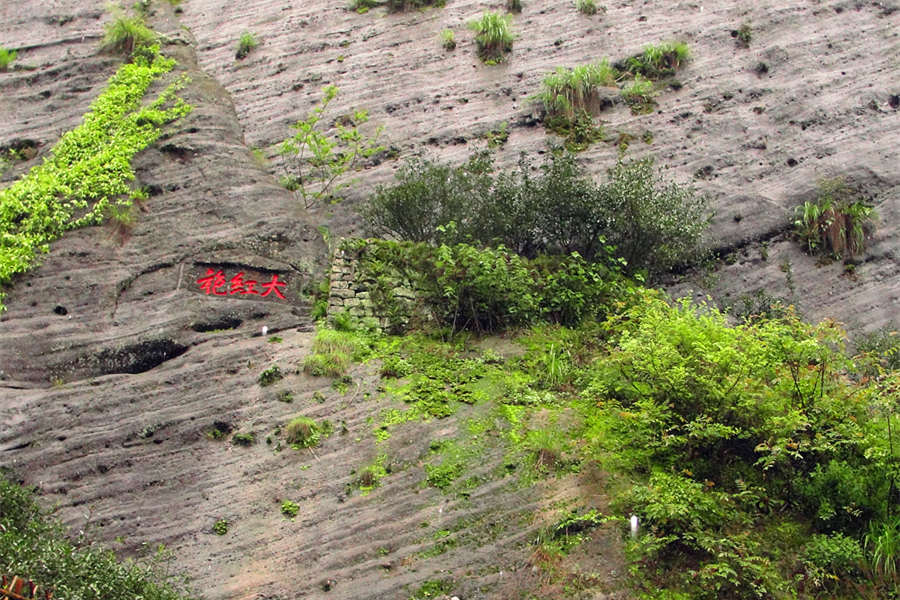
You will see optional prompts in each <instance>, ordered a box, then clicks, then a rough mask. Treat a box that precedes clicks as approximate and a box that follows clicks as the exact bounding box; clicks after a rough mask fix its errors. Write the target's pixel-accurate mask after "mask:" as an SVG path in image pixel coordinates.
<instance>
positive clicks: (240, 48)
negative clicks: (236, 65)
mask: <svg viewBox="0 0 900 600" xmlns="http://www.w3.org/2000/svg"><path fill="white" fill-rule="evenodd" d="M258 46H259V40H258V39H257V38H256V34H254V33H252V32H250V31H245V32H244V33H242V34H241V37H240V38H239V39H238V44H237V51H236V52H235V53H234V57H235V58H236V59H237V60H241V59H244V58H246V57H247V55H248V54H250V52H252V51H253V50H255V49H256V48H257V47H258Z"/></svg>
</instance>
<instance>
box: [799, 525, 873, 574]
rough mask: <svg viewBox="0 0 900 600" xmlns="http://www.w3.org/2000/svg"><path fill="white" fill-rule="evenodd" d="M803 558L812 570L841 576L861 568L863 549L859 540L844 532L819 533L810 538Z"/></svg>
mask: <svg viewBox="0 0 900 600" xmlns="http://www.w3.org/2000/svg"><path fill="white" fill-rule="evenodd" d="M801 560H802V561H803V562H804V563H805V564H806V565H807V567H808V569H809V570H810V571H819V572H824V574H825V575H826V576H827V575H831V576H837V577H841V576H846V575H852V574H854V573H856V572H858V571H859V570H860V567H861V566H862V564H863V551H862V548H861V547H860V545H859V542H858V541H856V540H855V539H853V538H850V537H847V536H846V535H844V534H842V533H832V534H830V535H820V534H817V535H814V536H812V537H811V538H810V539H809V542H808V543H807V544H806V548H804V550H803V556H802V558H801Z"/></svg>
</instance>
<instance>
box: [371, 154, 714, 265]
mask: <svg viewBox="0 0 900 600" xmlns="http://www.w3.org/2000/svg"><path fill="white" fill-rule="evenodd" d="M396 180H397V184H396V185H394V186H391V187H384V186H380V187H379V188H378V189H377V191H376V193H375V195H374V196H373V197H372V198H371V199H370V200H369V202H368V204H367V205H366V206H365V207H364V208H363V215H364V218H365V219H366V220H367V221H368V223H369V228H370V231H371V232H372V233H373V234H375V235H390V236H395V237H399V238H401V239H409V240H414V241H423V242H429V243H441V242H444V243H448V244H453V243H459V242H465V241H469V242H473V241H474V242H478V243H481V244H489V245H503V246H505V247H507V248H510V249H512V250H513V251H514V252H516V253H518V254H521V255H523V256H526V257H535V256H537V255H539V254H557V255H559V254H561V255H568V254H570V253H572V252H577V253H578V254H579V255H581V257H583V258H585V259H586V260H588V261H592V260H594V259H595V258H599V259H600V260H606V257H607V250H606V249H605V246H607V245H609V246H614V247H615V248H616V250H615V254H617V255H618V256H622V257H624V258H625V259H626V261H627V265H626V270H627V271H629V272H631V273H635V272H638V271H646V272H648V273H649V274H651V275H656V274H659V273H663V272H665V271H666V270H668V269H670V268H672V267H673V266H675V265H679V264H687V263H691V262H694V261H696V260H698V259H699V258H700V257H701V256H702V251H701V247H700V241H701V236H702V233H703V231H704V230H705V228H706V226H707V224H708V222H709V217H710V215H709V211H708V199H707V198H706V197H705V196H702V195H700V194H698V193H697V192H696V191H695V190H693V189H692V188H689V187H684V186H680V185H678V184H676V183H672V182H669V181H666V180H665V179H663V177H662V175H661V174H660V173H659V172H657V171H656V169H655V167H654V165H653V161H652V160H650V159H645V160H642V161H635V162H620V163H619V164H617V165H616V166H615V167H614V168H612V169H610V171H609V173H608V177H607V182H605V183H603V184H599V185H598V184H595V183H594V182H593V181H591V180H590V179H589V178H587V177H586V176H585V175H584V172H583V170H582V169H581V167H579V166H578V164H577V162H576V161H575V158H574V157H573V156H572V155H571V154H569V153H550V154H548V155H547V156H546V157H545V159H544V163H543V164H542V165H541V167H540V171H539V173H538V174H537V175H535V174H534V173H533V169H532V167H531V164H530V163H529V162H528V160H527V159H526V158H525V157H523V158H522V159H521V160H520V162H519V166H518V169H517V171H514V172H512V173H500V174H496V175H495V174H494V173H493V165H492V163H491V161H490V158H489V157H488V156H487V155H476V156H473V157H472V158H470V159H469V161H468V162H467V163H465V164H463V165H462V166H460V167H456V168H453V167H449V166H447V165H443V164H439V163H435V162H432V161H428V160H423V159H412V160H410V161H409V162H407V164H406V165H405V166H404V167H401V169H400V170H399V171H398V173H397V174H396ZM451 223H452V226H451ZM601 238H603V239H601ZM604 240H605V241H604Z"/></svg>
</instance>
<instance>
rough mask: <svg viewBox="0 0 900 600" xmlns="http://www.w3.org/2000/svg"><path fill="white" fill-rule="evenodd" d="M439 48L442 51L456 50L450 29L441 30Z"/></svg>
mask: <svg viewBox="0 0 900 600" xmlns="http://www.w3.org/2000/svg"><path fill="white" fill-rule="evenodd" d="M441 46H443V47H444V50H456V35H455V34H454V33H453V30H452V29H443V30H441Z"/></svg>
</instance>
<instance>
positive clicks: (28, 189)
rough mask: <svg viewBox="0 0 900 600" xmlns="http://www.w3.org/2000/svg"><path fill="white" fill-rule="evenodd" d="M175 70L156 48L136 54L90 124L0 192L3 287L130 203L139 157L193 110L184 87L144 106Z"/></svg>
mask: <svg viewBox="0 0 900 600" xmlns="http://www.w3.org/2000/svg"><path fill="white" fill-rule="evenodd" d="M174 66H175V61H173V60H171V59H167V58H164V57H163V56H161V55H160V54H159V48H158V47H156V46H153V47H150V48H148V49H145V50H144V51H140V52H137V53H136V54H135V56H134V62H132V63H130V64H126V65H122V66H121V67H120V68H119V70H118V72H117V73H116V74H115V75H113V76H112V77H111V78H110V80H109V83H108V84H107V87H106V89H105V90H104V91H103V93H102V94H101V95H100V96H99V97H98V98H97V99H96V100H95V101H94V102H93V104H91V110H90V111H89V112H88V113H87V114H86V115H85V116H84V122H83V123H82V124H81V125H79V126H78V127H76V128H75V129H73V130H72V131H69V132H67V133H66V134H64V135H63V136H62V138H61V139H60V140H59V142H57V144H56V146H54V147H53V149H52V150H51V151H50V154H49V155H48V156H47V157H46V158H45V159H44V162H43V163H42V164H40V165H38V166H36V167H34V168H33V169H31V171H29V173H28V174H27V175H25V176H24V177H22V178H21V179H19V180H18V181H16V182H15V183H14V184H12V185H11V186H10V187H7V188H5V189H3V190H0V285H4V284H8V283H9V282H10V281H11V280H12V278H13V276H14V275H16V274H18V273H24V272H25V271H27V270H28V269H29V268H31V266H32V265H33V264H34V262H35V261H36V259H37V255H38V254H39V253H42V252H48V251H49V249H50V242H51V241H53V240H55V239H56V238H58V237H59V236H61V235H62V234H63V233H64V232H65V231H68V230H70V229H76V228H78V227H84V226H87V225H94V224H97V223H99V222H101V220H102V219H103V216H104V215H105V214H106V211H107V209H108V207H109V206H110V205H111V204H118V205H127V204H128V203H129V202H130V200H129V199H128V198H127V197H126V198H123V196H128V195H130V194H131V192H132V190H131V188H130V187H129V183H130V182H131V181H132V180H133V179H134V171H132V169H131V159H132V157H133V156H134V155H135V154H136V153H137V152H139V151H140V150H143V149H144V148H145V147H147V146H148V145H149V144H151V143H153V142H154V141H155V140H156V138H157V137H158V136H159V134H160V128H161V127H162V126H163V125H165V124H166V123H169V122H171V121H173V120H175V119H178V118H179V117H182V116H184V115H186V114H187V113H188V112H190V110H191V107H190V105H188V104H185V103H184V101H183V100H182V99H181V98H178V97H177V96H176V95H175V94H176V92H177V90H178V89H179V87H180V86H181V85H183V83H173V84H171V85H169V86H168V87H167V88H166V89H165V90H164V91H163V92H162V93H161V94H160V95H159V96H158V97H157V98H156V99H155V100H153V101H152V102H151V103H149V104H147V105H142V100H143V98H144V94H145V92H146V91H147V88H148V87H149V86H150V84H151V83H153V82H154V81H155V80H156V79H158V78H160V77H161V76H162V75H164V74H165V73H167V72H169V71H170V70H171V69H172V67H174ZM0 299H2V297H0ZM0 307H2V305H0Z"/></svg>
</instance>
